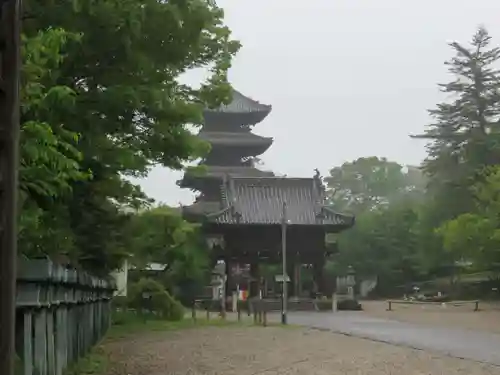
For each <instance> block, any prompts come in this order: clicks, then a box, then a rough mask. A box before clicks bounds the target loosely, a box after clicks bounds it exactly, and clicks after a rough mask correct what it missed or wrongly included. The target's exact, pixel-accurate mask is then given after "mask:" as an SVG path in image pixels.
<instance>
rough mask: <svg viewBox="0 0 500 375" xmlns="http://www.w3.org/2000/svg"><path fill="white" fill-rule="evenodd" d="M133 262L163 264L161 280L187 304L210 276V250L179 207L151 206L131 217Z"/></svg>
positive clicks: (142, 264)
mask: <svg viewBox="0 0 500 375" xmlns="http://www.w3.org/2000/svg"><path fill="white" fill-rule="evenodd" d="M129 234H130V237H131V240H130V244H131V246H132V248H133V249H134V252H133V262H134V263H135V264H137V265H138V266H139V267H144V266H145V265H146V264H148V263H152V262H155V263H160V264H165V265H166V268H165V270H164V271H163V272H162V274H161V276H160V277H161V281H162V282H163V283H164V285H166V286H167V288H168V289H169V290H170V291H171V292H172V293H173V294H174V295H175V296H176V297H178V298H179V299H180V300H181V301H182V302H183V303H184V304H190V303H191V301H192V299H193V298H194V297H195V295H196V294H197V293H198V292H199V291H200V288H201V287H202V286H203V285H205V283H206V282H207V281H208V278H209V268H208V264H209V258H208V256H209V251H208V248H207V247H206V245H205V244H204V241H203V240H202V235H201V232H200V227H199V226H198V225H195V224H190V223H188V222H186V221H184V220H183V219H182V217H181V215H180V212H179V210H176V209H173V208H171V207H168V206H159V207H154V208H151V209H148V210H145V211H143V212H141V213H139V214H137V215H133V216H132V218H131V223H130V228H129Z"/></svg>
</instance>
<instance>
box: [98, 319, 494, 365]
mask: <svg viewBox="0 0 500 375" xmlns="http://www.w3.org/2000/svg"><path fill="white" fill-rule="evenodd" d="M104 350H105V351H106V352H107V353H108V355H109V357H110V360H111V361H112V363H113V364H114V365H115V366H114V368H113V370H112V371H111V372H109V373H108V374H107V375H181V374H182V375H184V374H191V375H197V374H204V375H212V374H213V375H215V374H217V375H229V374H234V375H236V374H238V375H275V374H307V375H315V374H317V375H319V374H325V375H326V374H328V375H335V374H339V375H340V374H346V375H350V374H356V375H386V374H394V375H417V374H418V375H423V374H432V375H441V374H442V375H453V374H463V375H486V374H496V375H498V374H499V373H500V368H499V367H494V366H489V365H485V364H481V363H477V362H472V361H467V360H460V359H453V358H449V357H445V356H441V355H438V354H435V353H429V352H424V351H419V350H412V349H407V348H403V347H398V346H394V345H389V344H384V343H377V342H372V341H369V340H364V339H358V338H354V337H347V336H342V335H336V334H332V333H330V332H320V331H316V330H308V329H302V328H289V329H284V328H277V327H267V328H262V327H218V328H215V327H212V328H208V327H207V328H200V329H190V330H183V331H175V332H164V333H160V332H157V333H151V334H147V335H143V336H136V337H134V338H133V339H131V338H128V339H120V340H116V341H112V342H107V343H106V344H105V345H104Z"/></svg>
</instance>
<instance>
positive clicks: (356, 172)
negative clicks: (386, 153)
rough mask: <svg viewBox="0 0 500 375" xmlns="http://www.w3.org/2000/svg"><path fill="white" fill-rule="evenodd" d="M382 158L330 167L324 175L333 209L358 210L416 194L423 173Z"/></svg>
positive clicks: (357, 160) (361, 159)
mask: <svg viewBox="0 0 500 375" xmlns="http://www.w3.org/2000/svg"><path fill="white" fill-rule="evenodd" d="M407 169H408V170H407V171H406V172H405V171H404V170H403V166H402V165H400V164H398V163H396V162H391V161H388V160H387V159H385V158H378V157H369V158H359V159H356V160H354V161H353V162H348V163H344V164H343V165H342V166H340V167H335V168H333V169H331V170H330V176H329V177H326V178H325V181H326V183H327V186H328V190H327V192H328V194H329V199H330V203H331V204H332V206H333V207H334V208H335V209H338V210H347V211H350V212H353V213H356V214H357V213H361V212H364V211H369V210H372V209H376V208H378V207H383V206H386V205H387V204H389V203H390V202H391V201H394V200H397V199H400V198H401V197H402V196H407V195H408V194H409V193H412V194H413V193H420V192H421V191H422V188H423V185H424V183H423V181H424V180H423V176H422V175H421V174H420V173H419V170H418V169H417V168H414V167H408V168H407Z"/></svg>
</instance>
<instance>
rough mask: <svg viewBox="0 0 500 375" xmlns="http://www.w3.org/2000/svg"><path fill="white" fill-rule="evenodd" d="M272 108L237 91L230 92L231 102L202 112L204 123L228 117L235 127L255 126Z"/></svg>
mask: <svg viewBox="0 0 500 375" xmlns="http://www.w3.org/2000/svg"><path fill="white" fill-rule="evenodd" d="M271 109H272V106H271V105H267V104H261V103H259V102H258V101H256V100H253V99H250V98H249V97H247V96H245V95H243V94H242V93H240V92H239V91H237V90H233V92H232V100H231V102H230V103H229V104H222V105H221V106H219V107H217V108H212V109H210V108H207V109H205V110H204V117H205V122H206V123H207V122H214V123H216V122H217V121H218V120H220V119H221V117H228V118H230V119H232V120H233V121H234V122H238V123H239V124H237V125H255V124H257V123H259V122H261V121H262V120H264V118H266V116H267V115H268V114H269V113H270V112H271Z"/></svg>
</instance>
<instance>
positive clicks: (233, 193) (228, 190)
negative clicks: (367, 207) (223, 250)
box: [207, 177, 354, 230]
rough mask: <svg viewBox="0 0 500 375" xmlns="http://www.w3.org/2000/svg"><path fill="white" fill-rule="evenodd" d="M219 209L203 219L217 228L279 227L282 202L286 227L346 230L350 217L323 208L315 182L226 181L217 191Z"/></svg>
mask: <svg viewBox="0 0 500 375" xmlns="http://www.w3.org/2000/svg"><path fill="white" fill-rule="evenodd" d="M221 198H222V203H223V204H222V206H223V208H222V209H221V210H220V211H218V212H215V213H212V214H209V215H207V220H208V221H209V222H213V223H217V224H267V225H269V224H281V222H282V207H283V203H284V202H286V206H287V222H288V224H289V225H320V226H328V227H334V228H335V229H337V230H341V229H347V228H350V227H351V226H353V225H354V216H351V215H345V214H341V213H338V212H335V211H334V210H332V209H331V208H330V207H327V206H326V205H325V204H324V202H325V197H324V190H323V188H322V185H321V182H320V181H319V180H318V179H316V178H286V177H260V178H255V177H230V178H228V179H226V180H225V181H224V183H223V185H222V188H221Z"/></svg>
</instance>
